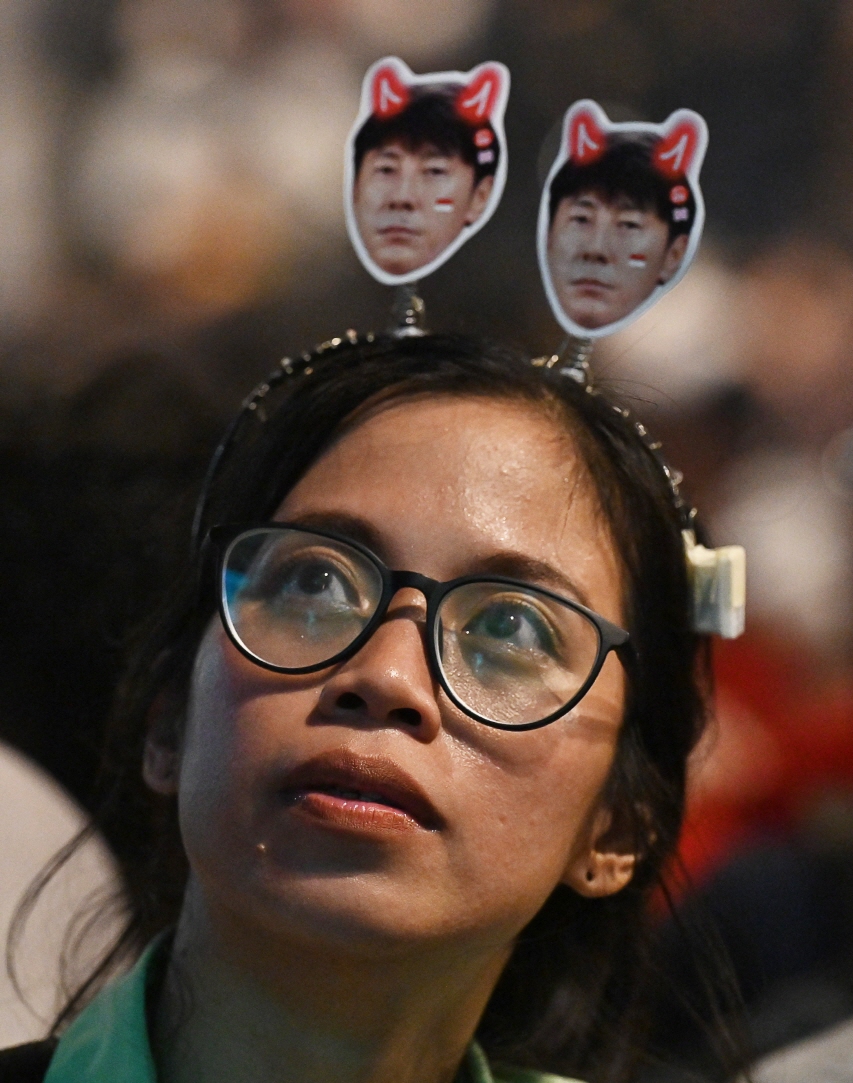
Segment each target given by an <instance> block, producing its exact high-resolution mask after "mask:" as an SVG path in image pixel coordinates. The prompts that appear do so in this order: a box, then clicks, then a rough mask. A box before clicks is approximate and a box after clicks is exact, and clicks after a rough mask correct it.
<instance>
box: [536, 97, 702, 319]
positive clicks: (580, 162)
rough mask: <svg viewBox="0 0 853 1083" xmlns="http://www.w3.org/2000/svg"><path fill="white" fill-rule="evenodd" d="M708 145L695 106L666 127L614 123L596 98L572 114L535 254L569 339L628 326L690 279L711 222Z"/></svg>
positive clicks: (546, 193) (542, 209) (543, 206)
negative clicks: (705, 191) (705, 197)
mask: <svg viewBox="0 0 853 1083" xmlns="http://www.w3.org/2000/svg"><path fill="white" fill-rule="evenodd" d="M707 141H708V131H707V128H706V126H705V122H704V120H703V119H702V118H701V117H700V116H699V114H698V113H694V112H692V110H689V109H679V110H676V111H675V112H674V113H672V114H670V116H669V117H668V118H667V119H666V121H664V123H663V124H645V123H638V122H627V123H624V124H612V123H611V122H610V120H608V118H607V115H606V114H605V113H604V111H603V110H602V109H601V107H600V106H599V105H597V104H596V103H595V102H593V101H590V100H589V99H584V100H583V101H578V102H575V103H574V104H573V105H572V106H571V107H570V108H569V109H568V111H567V112H566V115H565V117H564V120H563V140H562V145H561V147H560V150H559V153H558V155H557V158H556V160H555V161H554V164H553V166H552V167H551V171H550V173H549V175H548V180H547V182H546V184H545V186H544V189H543V192H542V200H541V202H540V205H539V225H538V232H537V252H538V256H539V269H540V271H541V273H542V280H543V283H544V286H545V292H546V294H547V296H548V301H549V304H550V305H551V308H552V311H553V312H554V315H555V317H556V319H557V321H558V323H560V325H561V326H562V327H563V328H564V330H566V331H567V332H568V333H569V334H570V335H577V336H587V335H588V336H589V337H590V338H597V337H599V336H601V335H607V334H610V333H611V332H612V331H616V330H619V329H621V328H623V327H624V326H626V323H627V321H630V320H631V319H633V318H634V317H635V316H638V315H640V314H641V313H642V312H644V311H646V309H648V308H649V306H650V305H652V304H653V303H654V302H655V301H657V300H658V299H659V298H660V297H661V296H662V294H663V293H665V292H666V291H667V290H668V289H670V288H671V287H672V286H674V285H675V284H676V283H677V282H678V281H679V280H680V279H681V277H682V276H683V275H684V273H685V271H686V270H687V267H688V266H689V264H690V261H691V259H692V258H693V255H694V253H695V251H696V248H697V246H698V243H699V238H700V236H701V233H702V225H703V223H704V204H703V202H702V193H701V191H700V189H699V170H700V168H701V165H702V159H703V157H704V154H705V148H706V146H707Z"/></svg>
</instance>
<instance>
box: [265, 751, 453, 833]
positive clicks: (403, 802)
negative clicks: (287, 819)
mask: <svg viewBox="0 0 853 1083" xmlns="http://www.w3.org/2000/svg"><path fill="white" fill-rule="evenodd" d="M279 792H280V794H281V796H282V798H283V800H284V802H285V804H286V805H287V806H289V807H291V808H293V809H294V810H295V811H296V812H298V813H299V814H301V815H303V816H308V817H310V818H311V819H313V820H317V821H320V822H323V823H326V824H328V825H329V826H335V827H341V828H345V829H348V830H355V831H370V830H376V829H380V830H406V829H416V828H422V829H425V830H428V831H435V830H438V829H439V828H440V827H441V826H442V823H443V821H442V818H441V816H440V815H439V813H438V812H437V810H436V809H435V807H434V806H433V804H432V803H431V802H430V800H429V798H428V797H427V796H426V794H425V793H424V792H423V790H422V789H421V787H420V786H419V785H418V784H417V783H416V782H415V781H414V779H412V778H411V777H410V776H409V775H407V774H406V773H405V771H403V770H401V769H400V768H399V767H397V765H396V764H395V763H393V762H392V761H391V760H388V759H385V758H384V757H374V756H360V755H357V754H355V753H353V752H349V751H346V750H339V751H335V752H330V753H324V754H322V755H319V756H315V757H313V758H312V759H310V760H306V761H305V763H302V764H300V765H299V766H297V767H295V768H293V769H292V770H290V771H288V773H287V774H286V775H285V777H284V779H283V780H282V785H281V787H280V790H279Z"/></svg>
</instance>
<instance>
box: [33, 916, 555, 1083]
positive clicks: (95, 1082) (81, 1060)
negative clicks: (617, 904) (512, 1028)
mask: <svg viewBox="0 0 853 1083" xmlns="http://www.w3.org/2000/svg"><path fill="white" fill-rule="evenodd" d="M163 943H164V939H163V937H157V939H156V940H154V941H152V943H151V944H149V945H148V947H147V948H146V949H145V951H144V952H143V953H142V956H141V957H140V959H139V962H138V963H137V964H136V965H135V966H134V968H133V969H132V970H131V971H130V972H129V973H128V974H125V976H124V977H123V978H120V979H119V980H118V981H115V982H112V983H111V984H110V985H108V986H107V987H106V988H105V989H104V990H103V991H102V992H101V993H99V994H98V996H96V997H95V999H94V1000H93V1001H92V1003H91V1004H90V1005H89V1006H88V1007H87V1008H86V1009H85V1010H84V1011H83V1012H82V1013H81V1014H80V1015H79V1016H78V1017H77V1018H76V1019H75V1021H74V1022H73V1023H72V1024H71V1026H70V1027H69V1028H68V1030H67V1031H66V1032H65V1033H64V1034H63V1036H62V1038H61V1039H60V1042H59V1045H58V1046H57V1047H56V1052H55V1053H54V1055H53V1059H52V1060H51V1062H50V1067H49V1068H48V1070H47V1075H46V1076H45V1079H44V1083H157V1072H156V1069H155V1067H154V1058H153V1056H152V1055H151V1045H150V1042H149V1040H148V1025H147V1019H146V1012H145V999H146V990H147V988H148V981H149V977H150V975H151V970H152V963H153V961H154V960H155V959H156V958H157V956H158V953H159V950H160V949H161V948H162V947H163ZM463 1081H464V1083H573V1081H572V1080H564V1079H561V1078H560V1077H558V1076H552V1075H546V1074H545V1073H542V1072H533V1071H527V1070H517V1069H502V1070H500V1071H499V1072H496V1073H495V1074H493V1073H492V1069H491V1067H490V1066H489V1062H488V1061H487V1060H486V1055H485V1053H484V1052H483V1050H482V1049H481V1048H480V1046H479V1045H478V1044H477V1043H476V1042H471V1044H470V1045H469V1046H468V1050H467V1052H466V1054H465V1060H464V1061H463V1063H462V1069H461V1071H460V1072H459V1074H458V1075H457V1079H456V1083H463Z"/></svg>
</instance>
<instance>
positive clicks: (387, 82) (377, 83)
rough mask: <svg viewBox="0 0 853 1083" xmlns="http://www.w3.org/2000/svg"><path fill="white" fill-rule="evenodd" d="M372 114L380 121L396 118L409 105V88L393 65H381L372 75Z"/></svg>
mask: <svg viewBox="0 0 853 1083" xmlns="http://www.w3.org/2000/svg"><path fill="white" fill-rule="evenodd" d="M372 97H373V112H374V114H375V115H376V116H377V117H379V118H380V119H381V120H388V118H389V117H393V116H396V115H397V113H402V111H403V110H404V109H405V108H406V106H407V105H408V104H409V98H410V94H409V88H408V87H407V86H406V84H405V83H404V82H403V80H402V79H401V78H400V73H399V71H398V70H397V68H396V67H394V65H393V64H383V65H382V67H381V68H377V69H376V71H375V72H374V74H373V86H372Z"/></svg>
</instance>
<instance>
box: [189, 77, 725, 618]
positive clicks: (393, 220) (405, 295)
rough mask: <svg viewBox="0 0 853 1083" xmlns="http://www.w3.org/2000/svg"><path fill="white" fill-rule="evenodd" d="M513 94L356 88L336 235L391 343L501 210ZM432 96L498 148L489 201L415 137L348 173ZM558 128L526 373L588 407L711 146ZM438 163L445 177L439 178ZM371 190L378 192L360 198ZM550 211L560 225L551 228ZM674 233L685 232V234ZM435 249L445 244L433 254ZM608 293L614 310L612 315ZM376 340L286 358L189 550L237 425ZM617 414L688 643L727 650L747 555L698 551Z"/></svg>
mask: <svg viewBox="0 0 853 1083" xmlns="http://www.w3.org/2000/svg"><path fill="white" fill-rule="evenodd" d="M508 92H509V72H508V71H507V70H506V68H505V67H504V66H503V65H502V64H497V63H486V64H481V65H479V66H478V67H476V68H474V69H472V71H470V72H466V73H462V72H440V73H430V74H428V75H420V76H416V75H414V74H413V73H412V72H411V71H410V70H409V68H408V67H407V66H406V65H405V64H404V63H403V62H402V61H401V60H399V59H398V58H396V57H386V58H385V59H383V60H380V61H378V62H377V63H376V64H374V65H373V66H372V67H371V68H370V69H369V71H368V72H367V75H366V76H365V79H364V83H363V87H362V99H361V109H360V112H359V115H358V117H357V119H356V122H355V124H354V126H353V129H352V132H351V133H350V137H349V140H348V142H347V150H346V169H345V178H344V203H345V208H346V212H347V228H348V230H349V233H350V238H351V240H352V242H353V246H354V247H355V250H356V253H357V254H358V256H359V258H360V259H361V262H362V263H363V264H364V266H365V268H366V269H367V270H368V272H369V273H370V274H372V275H373V277H374V278H376V279H378V280H379V281H380V282H383V283H384V284H389V285H395V286H396V292H395V296H394V302H393V306H392V317H393V323H392V329H391V334H392V335H393V336H395V337H397V338H404V337H407V336H412V335H423V334H425V333H426V330H425V308H424V303H423V300H422V298H421V297H420V295H419V292H418V287H417V281H418V280H419V279H420V278H423V277H425V276H426V275H427V274H429V273H431V272H432V271H433V270H435V269H436V267H438V266H440V265H441V264H442V263H444V262H445V261H446V260H447V259H448V258H450V256H451V255H452V254H453V253H454V252H455V251H457V250H458V248H459V247H460V246H461V245H462V244H464V242H465V241H466V240H467V239H468V237H469V236H471V235H472V234H473V232H474V231H475V230H476V229H479V228H482V225H484V224H485V222H486V221H487V220H488V218H490V217H491V215H492V214H493V213H494V211H495V209H496V207H497V203H498V202H499V200H500V196H501V193H502V190H503V183H504V180H505V176H506V163H507V153H506V144H505V136H504V131H503V113H504V109H505V107H506V102H507V97H508ZM431 93H432V94H439V93H441V94H442V95H443V96H444V97H445V98H447V97H448V96H450V98H451V99H452V101H453V111H454V114H455V116H456V117H457V118H458V121H459V123H460V124H464V125H466V126H467V127H468V128H469V129H470V130H472V131H473V132H474V141H475V144H476V143H477V137H478V135H479V133H480V132H486V131H488V133H489V138H488V141H487V140H486V138H485V137H482V136H481V137H480V143H482V145H483V150H484V151H485V152H488V151H489V149H490V147H491V144H492V142H493V141H494V140H497V141H498V148H497V149H498V151H499V159H498V161H499V167H498V173H497V174H496V176H495V179H494V181H493V183H492V185H491V188H490V191H489V192H488V193H487V194H485V196H484V194H483V193H482V192H480V193H479V194H478V192H477V185H476V179H475V175H474V171H473V170H472V169H471V168H470V167H469V166H468V165H467V164H466V163H463V162H461V160H458V156H457V158H454V156H453V154H452V153H448V152H446V151H442V148H441V146H432V145H430V144H429V143H427V144H426V145H419V144H418V138H420V137H421V136H422V135H423V132H422V131H413V132H412V135H411V138H410V139H408V140H407V141H406V142H405V143H402V142H398V143H397V144H394V143H392V144H391V145H390V146H389V147H382V148H380V151H379V157H381V159H382V166H381V168H380V169H378V170H377V172H376V173H375V174H374V173H371V172H370V169H371V168H372V163H371V166H370V167H368V173H367V174H365V175H362V174H363V171H364V169H365V165H366V162H364V161H363V162H362V166H361V169H360V170H359V172H358V174H357V173H356V171H355V168H354V148H355V141H356V139H357V137H358V134H359V132H360V131H361V130H362V128H363V127H364V125H365V123H366V122H367V121H368V120H370V119H371V118H372V117H378V118H379V119H382V120H387V119H391V118H397V121H398V124H399V123H401V122H402V120H403V119H404V118H405V114H406V110H407V109H408V108H409V106H410V104H411V102H412V100H413V98H414V97H415V96H416V95H420V97H421V99H422V98H423V97H424V96H428V95H429V94H431ZM486 124H488V128H486V127H485V125H486ZM562 131H563V138H562V142H561V146H560V150H559V153H558V155H557V157H556V159H555V161H554V163H553V166H552V168H551V171H550V173H549V175H548V179H547V181H546V183H545V186H544V188H543V192H542V198H541V202H540V209H539V226H538V233H537V244H538V253H539V264H540V271H541V274H542V280H543V284H544V287H545V292H546V295H547V297H548V300H549V302H550V304H551V308H552V310H553V312H554V315H555V317H556V319H557V321H558V323H560V325H561V326H562V327H563V329H564V330H565V331H566V332H567V337H566V339H565V340H564V342H563V345H562V346H561V347H560V349H559V350H558V351H557V352H555V353H554V354H552V355H550V356H545V357H538V358H535V359H534V360H533V362H532V364H533V365H534V366H535V367H537V368H545V369H549V370H551V369H556V370H557V372H558V373H559V375H560V376H562V377H564V378H565V379H568V380H572V381H574V382H575V383H577V384H578V385H580V386H581V387H583V388H584V389H585V390H586V391H587V392H588V393H589V394H599V393H600V392H599V389H598V388H597V387H596V385H595V383H594V381H593V379H592V374H591V370H590V364H589V359H590V356H591V354H592V349H593V345H594V340H595V339H596V338H598V337H601V336H602V335H604V334H610V333H612V332H614V331H617V330H620V329H621V328H623V327H624V326H626V325H627V324H629V323H630V322H632V321H633V320H634V319H636V317H637V316H638V315H640V314H641V313H642V312H644V311H646V310H647V309H648V308H650V307H651V305H653V304H654V303H655V302H656V301H657V300H658V299H659V297H660V296H661V295H662V294H663V293H664V292H666V291H667V290H669V289H671V288H672V287H673V286H674V285H675V284H676V283H677V282H678V281H680V279H681V278H682V277H683V276H684V274H685V273H686V271H687V269H688V267H689V264H690V262H691V261H692V259H693V256H694V255H695V252H696V250H697V248H698V245H699V240H700V237H701V232H702V226H703V223H704V204H703V202H702V196H701V191H700V188H699V169H700V167H701V164H702V159H703V157H704V153H705V149H706V147H707V142H708V133H707V128H706V126H705V122H704V120H703V119H702V118H701V117H700V116H699V115H698V114H697V113H694V112H692V111H690V110H687V109H680V110H677V111H676V112H675V113H673V114H672V115H671V116H670V117H669V118H668V119H667V120H666V121H665V122H664V123H663V124H661V125H653V124H641V123H637V122H630V123H625V124H612V123H611V122H610V120H609V119H608V117H607V115H606V114H605V113H604V111H603V110H602V109H601V107H600V106H599V105H597V104H596V103H595V102H593V101H590V100H588V99H585V100H583V101H579V102H576V103H574V104H573V105H572V106H571V107H570V108H569V109H568V111H567V112H566V114H565V116H564V118H563V127H562ZM439 159H442V161H443V164H442V166H441V168H437V167H436V166H435V162H436V161H438V160H439ZM425 162H427V163H429V162H432V165H431V166H428V165H425V164H424V163H425ZM620 170H621V173H620ZM369 185H372V186H373V187H372V189H371V191H370V193H369V198H368V197H366V196H365V189H366V188H367V187H368V186H369ZM563 192H565V193H566V194H565V195H562V194H561V193H563ZM555 199H556V200H557V203H558V208H557V211H558V213H557V214H556V215H552V213H551V210H552V204H553V202H554V200H555ZM466 200H467V203H466ZM360 201H363V203H364V206H360ZM469 207H475V208H479V216H478V217H477V218H472V215H473V214H474V211H470V212H469V210H468V208H469ZM661 209H663V211H664V214H665V215H667V218H668V220H664V217H663V216H662V215H661V213H660V211H661ZM371 214H373V215H374V219H375V220H372V219H371ZM469 219H471V220H469ZM685 222H686V223H688V226H689V228H688V229H687V231H686V232H685V231H684V229H683V228H680V227H681V226H682V224H683V223H685ZM673 226H675V227H677V228H675V230H673ZM454 229H455V230H456V232H455V233H454ZM430 231H432V235H434V237H435V238H436V241H435V243H433V244H432V246H431V247H430V244H431V242H430V243H426V244H423V243H421V242H422V237H423V235H430ZM673 232H674V233H675V237H676V239H677V238H678V237H683V238H686V240H684V241H683V242H679V244H678V245H676V244H675V241H673V239H672V237H673ZM428 241H429V237H428ZM436 244H438V245H441V244H443V245H444V247H443V248H439V249H438V250H436ZM383 261H384V262H383ZM664 274H665V275H666V277H664ZM614 296H618V298H619V301H618V303H617V304H614V303H613V300H612V299H613V297H614ZM626 298H627V300H626ZM620 306H621V307H620ZM375 340H376V336H375V335H374V334H372V333H371V334H367V335H364V336H360V335H358V334H357V333H356V332H355V331H347V332H346V334H345V335H344V336H342V337H340V338H332V339H330V340H328V341H327V342H324V343H321V344H320V345H319V346H317V347H316V348H315V349H314V350H313V351H311V352H306V353H303V354H301V355H300V356H299V357H297V358H295V359H293V358H290V357H286V358H284V359H283V360H282V361H281V363H280V364H279V366H278V367H277V368H276V369H275V370H274V371H273V372H272V373H271V374H270V375H269V376H268V377H267V379H266V380H264V381H263V382H262V383H260V384H259V385H258V386H257V387H256V388H255V389H254V390H253V391H252V392H251V394H249V395H248V397H247V398H246V399H245V400H244V401H243V404H242V407H241V410H240V412H239V413H238V415H237V416H236V417H235V418H234V420H233V421H232V422H231V424H230V425H229V427H228V428H227V430H226V432H225V434H224V436H223V438H222V440H221V442H220V444H219V446H218V447H217V449H216V451H215V452H214V455H213V458H212V459H211V462H210V466H209V467H208V471H207V474H206V476H205V480H204V483H203V486H202V491H201V495H200V498H199V501H198V504H197V506H196V512H195V516H194V520H193V545H194V547H195V548H196V549H198V548H199V547H200V545H201V543H202V541H203V532H204V529H205V516H206V511H207V505H208V503H209V498H210V494H211V490H212V488H213V485H214V482H215V480H216V478H217V476H218V475H219V472H220V470H221V468H222V465H223V462H224V461H225V460H226V459H227V458H228V456H229V454H230V452H231V451H232V449H233V448H234V446H235V444H237V443H238V442H239V440H240V439H241V437H242V436H243V434H244V433H245V432H246V430H247V428H248V427H250V426H252V425H254V424H258V423H261V424H263V423H264V422H265V421H266V416H267V415H266V409H265V407H266V400H267V397H268V395H269V394H270V392H271V391H272V390H273V389H275V388H277V387H279V386H280V385H282V384H283V383H285V382H286V381H288V380H289V379H290V378H292V377H293V376H294V375H296V374H299V375H304V376H310V375H311V373H312V369H313V366H314V365H315V364H317V363H318V362H320V361H321V360H326V359H328V358H329V357H334V356H335V355H337V354H339V353H343V352H345V351H347V350H350V349H352V348H354V347H358V346H360V345H363V344H366V343H371V342H373V341H375ZM613 409H614V410H615V411H617V412H618V413H619V414H620V415H621V416H622V417H623V418H624V419H625V420H626V421H628V422H629V423H630V424H631V425H632V427H633V430H634V432H635V433H636V435H637V437H638V439H639V440H640V442H641V443H642V444H643V446H644V447H645V448H646V449H647V451H648V452H649V453H650V454H651V455H652V456H653V458H654V460H655V461H656V463H657V464H658V467H659V469H660V471H661V474H662V476H663V478H664V480H665V482H666V485H667V487H668V489H669V492H670V494H671V499H672V503H673V506H674V508H675V510H676V512H677V514H678V517H679V521H680V524H681V531H682V538H683V540H684V549H685V557H686V560H687V565H688V570H689V573H690V578H691V584H692V593H693V628H694V631H696V632H699V633H706V634H717V635H720V636H722V637H725V638H734V637H736V636H738V635H740V634H741V633H742V632H743V629H744V614H745V595H746V557H745V553H744V550H743V548H742V547H741V546H737V545H729V546H723V547H720V548H715V549H709V548H706V547H705V546H703V545H700V544H697V541H696V533H695V525H694V524H695V518H696V511H695V509H694V508H693V507H692V506H691V505H690V504H689V502H687V501H685V499H684V497H683V495H682V493H681V490H680V486H681V482H682V480H683V479H682V475H681V473H680V472H679V471H677V470H674V469H673V468H671V467H670V466H669V465H668V464H667V462H666V461H665V459H664V458H663V455H662V451H661V445H660V443H659V442H657V441H655V440H653V438H652V437H651V436H650V434H649V433H648V431H647V429H646V427H645V426H644V425H643V424H642V423H641V422H640V421H638V420H636V419H634V418H633V417H632V415H631V413H630V411H628V410H627V409H626V408H625V407H623V406H621V405H614V406H613Z"/></svg>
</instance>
